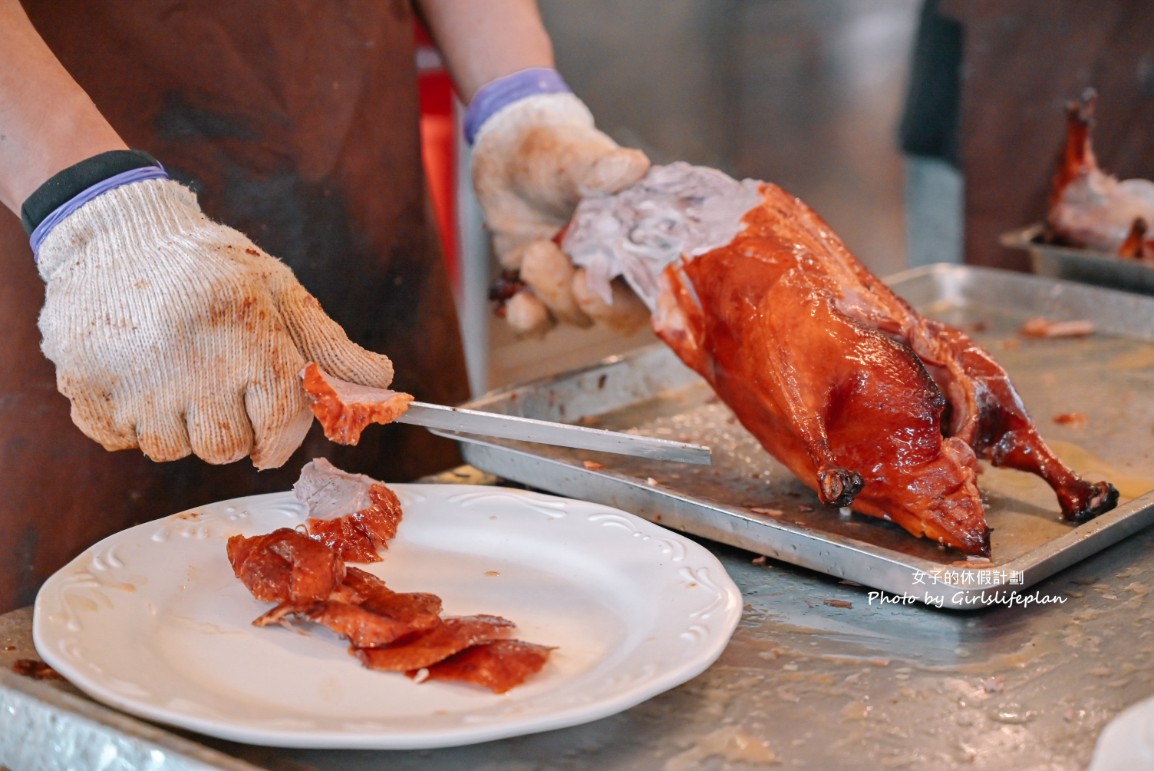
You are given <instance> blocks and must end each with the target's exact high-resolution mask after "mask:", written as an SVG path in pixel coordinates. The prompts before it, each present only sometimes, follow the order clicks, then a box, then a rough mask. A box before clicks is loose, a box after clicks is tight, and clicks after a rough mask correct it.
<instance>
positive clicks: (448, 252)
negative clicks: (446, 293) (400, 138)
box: [416, 25, 461, 289]
mask: <svg viewBox="0 0 1154 771" xmlns="http://www.w3.org/2000/svg"><path fill="white" fill-rule="evenodd" d="M416 36H417V77H418V86H419V88H420V95H421V154H422V156H423V159H424V164H425V176H426V178H427V179H428V181H429V193H430V195H431V196H432V199H433V208H434V210H435V212H436V216H437V226H438V230H439V231H440V234H441V246H442V248H443V249H444V252H445V264H446V266H447V267H448V269H449V280H450V281H452V285H453V288H454V289H457V288H459V286H460V274H461V270H460V255H459V248H458V244H457V225H456V223H457V200H456V191H457V121H456V116H455V95H454V92H453V84H452V81H451V80H450V79H449V73H448V72H447V71H446V70H445V67H444V64H443V62H442V59H441V55H440V53H439V52H438V51H437V49H436V47H435V46H434V45H433V42H432V39H431V38H430V37H429V34H428V32H426V31H425V29H424V28H423V27H421V26H420V25H417V28H416Z"/></svg>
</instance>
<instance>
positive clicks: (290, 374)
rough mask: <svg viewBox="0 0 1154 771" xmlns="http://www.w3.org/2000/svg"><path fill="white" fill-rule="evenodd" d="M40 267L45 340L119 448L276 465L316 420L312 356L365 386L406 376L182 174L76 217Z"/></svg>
mask: <svg viewBox="0 0 1154 771" xmlns="http://www.w3.org/2000/svg"><path fill="white" fill-rule="evenodd" d="M39 270H40V275H41V276H42V277H43V278H44V280H45V282H46V284H47V287H46V300H45V304H44V308H43V310H42V311H41V314H40V331H41V333H42V334H43V342H42V348H43V350H44V353H45V355H46V356H47V357H48V358H49V359H51V360H52V361H53V362H54V363H55V365H56V381H57V386H58V388H59V389H60V392H61V393H63V394H64V395H65V396H67V397H68V398H69V400H71V403H72V420H73V421H74V422H75V423H76V425H77V426H79V427H80V429H81V430H82V431H83V432H84V433H85V434H87V435H88V436H89V437H91V438H92V439H94V440H96V441H97V442H99V443H100V444H102V445H103V446H104V447H105V448H106V449H108V450H122V449H129V448H133V447H139V448H140V450H141V451H142V452H143V453H144V454H145V455H147V456H148V457H149V458H151V459H153V460H156V461H169V460H176V459H178V458H182V457H185V456H187V455H189V454H195V455H197V456H199V457H200V458H202V459H204V460H206V461H208V462H209V463H230V462H232V461H236V460H239V459H241V458H243V457H245V456H250V457H251V458H252V462H253V465H255V466H256V467H257V468H273V467H276V466H280V465H282V464H283V463H284V462H285V461H286V460H287V459H288V457H289V455H291V454H292V452H293V451H294V450H295V449H296V448H297V447H299V446H300V444H301V442H302V441H303V439H304V436H305V433H306V432H307V431H308V428H309V425H310V423H311V421H312V412H311V411H310V409H309V405H308V402H307V400H306V397H305V393H304V390H303V388H302V386H301V381H300V377H299V373H300V371H301V370H302V369H303V367H304V365H305V364H306V363H307V362H308V361H316V362H317V363H318V364H320V365H321V367H323V368H324V369H325V370H327V371H329V372H331V373H333V374H334V375H337V376H338V377H340V378H343V379H346V380H351V381H354V382H358V383H362V384H365V385H371V386H376V387H387V386H388V385H389V383H390V382H391V381H392V378H393V366H392V363H391V362H390V361H389V359H388V358H387V357H385V356H382V355H379V354H375V353H372V352H369V351H366V350H365V349H363V348H361V347H360V346H358V345H356V344H354V343H352V342H351V341H350V340H349V339H348V337H347V336H346V335H345V333H344V330H342V329H341V327H340V326H339V325H338V324H337V323H336V322H334V321H333V320H332V319H330V318H329V317H328V316H327V315H326V314H325V313H324V311H323V310H322V309H321V307H320V304H319V303H318V302H317V300H316V298H314V297H313V296H312V295H310V294H309V293H308V292H307V291H306V290H305V289H304V288H303V287H302V286H301V285H300V283H299V282H298V281H297V280H296V278H295V277H294V276H293V274H292V271H291V270H290V269H289V268H288V267H287V266H286V265H284V264H283V263H281V262H280V261H279V260H276V259H274V258H273V257H270V256H269V255H268V254H265V253H264V252H263V251H261V250H260V249H259V248H257V247H256V246H255V245H254V244H253V243H252V242H251V241H250V240H249V239H248V238H246V237H245V236H244V235H242V234H241V233H239V232H237V231H236V230H233V229H231V228H228V227H225V226H223V225H220V224H217V223H215V222H212V221H211V220H209V219H208V218H207V217H205V215H204V214H203V213H202V212H201V210H200V207H199V205H198V204H197V201H196V197H195V196H194V195H193V193H192V192H191V191H189V190H188V189H187V188H185V187H183V186H182V185H180V184H178V183H176V182H173V181H170V180H167V179H155V180H149V181H144V182H134V183H131V184H126V185H124V186H122V187H118V188H116V189H114V190H112V191H111V192H107V193H104V194H103V195H100V196H99V197H97V198H95V199H94V200H91V201H89V202H88V203H86V204H84V205H83V206H82V207H81V208H80V209H78V210H77V211H75V212H73V213H72V214H70V215H68V216H67V217H65V218H64V219H63V220H62V221H61V222H60V223H58V224H56V225H55V226H54V227H53V229H52V230H51V232H50V233H49V234H48V235H47V237H46V238H45V239H44V240H43V242H42V243H41V244H40V248H39Z"/></svg>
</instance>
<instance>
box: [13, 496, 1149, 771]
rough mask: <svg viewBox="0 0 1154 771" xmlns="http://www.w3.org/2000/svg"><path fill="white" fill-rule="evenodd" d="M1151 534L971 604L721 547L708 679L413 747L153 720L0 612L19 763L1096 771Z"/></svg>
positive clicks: (1134, 659)
mask: <svg viewBox="0 0 1154 771" xmlns="http://www.w3.org/2000/svg"><path fill="white" fill-rule="evenodd" d="M440 481H443V480H440ZM468 481H476V478H475V477H469V478H468ZM1152 547H1154V530H1152V529H1149V528H1148V529H1146V530H1144V531H1141V532H1139V533H1137V534H1135V535H1133V536H1131V537H1130V538H1129V539H1128V540H1126V541H1124V542H1122V543H1120V544H1118V545H1116V546H1113V547H1111V548H1109V549H1107V550H1106V551H1104V552H1102V553H1100V554H1098V555H1096V556H1094V557H1092V558H1090V559H1089V560H1087V561H1084V562H1082V563H1080V564H1078V565H1076V566H1074V567H1072V568H1069V569H1067V570H1065V571H1064V572H1062V573H1060V574H1058V575H1056V576H1054V577H1052V578H1050V579H1048V580H1046V581H1045V582H1043V583H1042V584H1040V585H1039V586H1037V587H1032V588H1031V590H1030V592H1029V593H1030V594H1031V595H1034V596H1037V597H1038V598H1040V599H1043V600H1045V601H1046V602H1045V603H1038V604H1034V605H1032V606H1030V607H1023V606H1020V605H1009V604H999V605H993V606H990V607H988V608H985V609H982V610H977V611H957V610H937V609H935V608H932V607H927V606H926V605H924V604H920V603H918V604H904V603H897V602H887V603H884V604H883V603H880V602H879V600H878V598H877V597H871V595H870V593H869V590H868V589H866V588H863V587H860V586H855V585H850V584H845V583H840V582H838V581H837V580H836V579H833V578H830V577H828V576H825V575H821V574H817V573H812V572H808V571H806V570H803V569H800V568H794V567H791V566H788V565H785V564H783V563H775V562H772V561H767V560H765V559H764V558H758V557H757V556H756V555H753V554H750V553H748V552H744V551H740V550H737V549H733V548H730V547H726V546H720V545H711V548H712V549H713V550H714V551H715V553H716V554H717V555H718V557H719V558H720V559H721V561H722V562H723V564H724V565H725V567H726V568H727V569H728V570H729V572H730V574H731V575H732V577H733V578H734V580H735V581H736V582H737V584H738V586H739V587H740V588H741V590H742V593H743V595H744V597H745V602H746V606H745V610H744V614H743V618H742V621H741V624H740V625H739V627H738V629H737V632H736V634H735V635H734V637H733V640H732V642H731V643H730V645H729V647H728V648H727V649H726V651H725V652H724V653H723V654H722V656H721V658H720V659H719V660H718V662H717V663H716V664H715V665H714V666H713V667H712V668H711V669H709V670H708V671H707V672H705V673H704V674H703V675H701V676H699V677H698V678H696V679H695V680H692V681H691V682H689V683H687V684H685V685H683V686H681V687H679V688H676V689H674V690H672V691H669V692H667V693H665V694H662V695H660V696H658V697H656V698H654V699H652V700H650V701H648V702H646V703H644V704H641V705H639V706H637V707H635V708H633V709H631V710H628V711H626V712H624V713H621V714H618V715H616V716H613V717H610V718H606V719H604V720H600V721H597V722H594V723H591V724H587V725H583V726H578V727H575V728H569V729H565V730H558V731H552V732H548V733H542V734H535V735H530V736H524V737H519V738H514V739H508V740H504V741H499V742H492V743H487V744H481V745H475V746H470V747H458V748H451V749H443V750H422V751H411V752H368V751H321V750H284V749H277V748H267V747H254V746H248V745H240V744H232V743H228V742H223V741H219V740H214V739H208V738H204V737H200V736H196V735H191V734H184V733H181V732H178V731H173V730H171V729H168V728H163V727H158V726H154V725H151V724H148V723H144V722H142V721H139V720H137V719H135V718H132V717H129V716H127V715H124V714H122V713H119V712H117V711H115V710H112V709H109V708H107V707H104V706H102V705H100V704H98V703H95V702H93V701H91V700H90V699H88V698H87V697H85V696H83V695H81V694H80V693H79V692H78V691H77V690H76V689H75V688H73V687H72V686H71V685H70V684H69V683H67V682H65V681H62V680H58V679H57V680H54V679H41V680H37V679H35V678H33V677H30V676H26V675H19V674H16V673H15V672H14V670H13V665H14V663H15V662H17V661H19V660H22V659H34V658H36V653H35V650H34V648H33V645H32V611H31V609H30V608H25V609H21V610H17V611H14V612H12V613H8V614H6V615H3V616H0V768H2V767H4V766H7V767H10V768H12V769H15V770H18V771H24V769H37V770H38V769H53V768H82V769H134V771H135V770H136V769H156V770H157V771H169V770H170V769H199V768H225V769H250V768H275V769H342V771H344V770H346V769H352V770H354V771H355V770H356V769H370V768H390V769H442V768H444V769H454V770H455V769H459V768H470V769H478V768H479V769H486V768H492V769H497V768H500V769H530V768H549V769H553V768H557V769H587V768H599V769H626V768H628V769H634V768H637V769H665V770H666V771H681V770H682V769H710V768H726V769H741V768H754V767H764V766H772V767H780V768H791V767H807V768H823V769H838V768H855V769H856V768H863V767H870V768H916V769H938V768H953V767H960V768H968V769H1081V768H1085V767H1086V764H1087V763H1088V761H1089V759H1090V757H1091V754H1092V752H1093V748H1094V744H1095V741H1096V739H1097V737H1098V734H1099V732H1100V731H1101V729H1102V728H1103V726H1104V725H1105V724H1106V723H1107V722H1108V721H1109V720H1110V719H1111V718H1112V717H1113V716H1114V715H1116V714H1117V713H1118V712H1120V711H1121V710H1122V709H1123V708H1125V707H1127V706H1129V705H1130V704H1133V703H1135V702H1137V701H1140V700H1142V699H1143V698H1145V697H1147V696H1150V695H1154V667H1151V665H1150V663H1151V661H1154V623H1152V621H1154V603H1152V602H1151V601H1150V598H1149V597H1148V594H1149V593H1150V591H1151V589H1152V588H1154V548H1152ZM1035 589H1036V592H1035Z"/></svg>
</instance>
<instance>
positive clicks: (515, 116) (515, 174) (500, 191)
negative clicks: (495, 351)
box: [472, 93, 649, 336]
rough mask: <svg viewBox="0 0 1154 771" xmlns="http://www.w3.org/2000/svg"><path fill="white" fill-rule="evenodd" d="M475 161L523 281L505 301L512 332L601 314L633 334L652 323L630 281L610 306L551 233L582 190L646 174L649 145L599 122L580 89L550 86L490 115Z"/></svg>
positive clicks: (505, 262)
mask: <svg viewBox="0 0 1154 771" xmlns="http://www.w3.org/2000/svg"><path fill="white" fill-rule="evenodd" d="M472 164H473V185H474V187H475V188H476V191H477V198H478V200H479V201H480V204H481V208H482V210H483V212H484V216H485V222H486V224H487V225H488V227H489V229H490V230H491V231H492V234H493V246H494V249H495V251H496V253H497V257H498V259H499V260H500V262H501V265H502V267H504V268H505V269H506V270H508V271H517V272H518V273H519V278H520V280H521V281H522V282H524V284H525V288H524V289H522V290H521V291H519V292H517V293H516V294H515V295H513V297H511V298H510V299H508V300H507V302H506V306H505V318H506V320H507V321H508V322H509V324H510V325H511V326H512V327H513V329H514V330H516V331H517V332H518V333H519V334H522V335H529V336H539V335H541V334H544V332H545V331H547V330H548V329H549V328H550V327H551V326H552V325H553V324H555V323H556V322H558V321H560V322H563V323H568V324H575V325H577V326H589V325H591V324H592V323H594V322H599V323H604V324H606V325H608V326H610V327H611V328H613V329H616V330H618V331H620V332H623V333H628V332H631V331H634V330H636V329H638V328H639V327H640V326H641V325H642V324H644V323H645V321H646V320H647V319H648V311H647V310H646V308H645V306H644V305H643V304H642V303H641V302H640V301H639V300H638V299H637V298H636V296H634V295H633V294H632V292H630V291H629V290H628V288H626V287H625V285H624V283H620V284H619V285H618V286H616V287H615V288H614V299H613V302H612V303H610V304H606V303H605V302H604V301H603V300H602V299H601V298H600V297H599V296H598V295H597V294H595V293H594V292H591V291H589V289H588V287H587V286H586V283H585V275H584V271H583V270H582V269H578V268H576V267H575V266H574V265H573V263H572V262H571V261H570V260H569V258H568V257H566V256H565V254H564V253H563V252H562V251H561V249H560V248H559V247H558V245H557V243H556V242H555V241H554V240H553V239H554V237H555V236H557V234H558V232H559V231H560V230H561V229H562V228H563V227H564V226H565V225H566V224H567V223H568V222H569V218H570V217H571V216H572V214H573V211H574V209H575V208H576V207H577V204H578V203H579V202H580V201H581V199H582V198H587V197H590V196H598V195H606V194H612V193H615V192H617V191H618V190H621V189H622V188H624V187H627V186H629V185H631V184H633V183H634V182H636V181H637V180H639V179H640V178H641V177H642V176H644V175H645V172H646V171H647V170H648V168H649V159H648V158H646V157H645V154H644V153H642V152H641V151H640V150H632V149H627V148H623V147H620V146H618V145H617V144H616V143H615V142H614V141H613V140H612V139H610V138H609V137H608V136H607V135H605V134H604V133H602V132H600V131H598V130H597V129H596V128H594V125H593V116H592V114H591V113H590V112H589V109H588V108H587V107H586V106H585V105H584V104H583V103H582V102H581V100H580V99H578V98H577V97H576V96H574V95H573V94H571V93H543V94H534V95H531V96H527V97H524V98H521V99H519V100H517V101H514V102H512V103H511V104H509V105H507V106H504V107H502V108H501V109H500V110H498V111H496V112H494V113H493V114H492V116H491V117H488V118H487V119H486V120H485V122H484V123H483V124H482V125H481V127H480V129H479V131H478V132H477V135H476V139H475V141H474V145H473V158H472Z"/></svg>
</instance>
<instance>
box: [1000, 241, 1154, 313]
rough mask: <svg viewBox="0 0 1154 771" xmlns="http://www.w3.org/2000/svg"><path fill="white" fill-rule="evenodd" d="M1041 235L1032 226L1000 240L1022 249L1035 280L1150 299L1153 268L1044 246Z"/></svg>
mask: <svg viewBox="0 0 1154 771" xmlns="http://www.w3.org/2000/svg"><path fill="white" fill-rule="evenodd" d="M1041 235H1042V225H1040V224H1035V225H1031V226H1029V227H1027V228H1022V229H1021V230H1015V231H1013V232H1011V233H1006V234H1004V235H1003V236H1002V237H1001V239H1000V240H1001V242H1002V245H1003V246H1009V247H1011V248H1015V249H1025V250H1026V252H1028V253H1029V255H1030V265H1031V267H1032V268H1033V270H1034V272H1035V273H1037V274H1038V275H1039V276H1047V277H1049V278H1060V279H1064V280H1066V281H1078V282H1080V283H1083V284H1094V285H1095V286H1105V287H1110V288H1113V289H1124V290H1126V291H1128V292H1141V293H1142V294H1152V295H1154V267H1151V266H1150V265H1148V264H1146V263H1143V262H1138V261H1137V260H1126V259H1123V258H1121V257H1118V256H1116V255H1113V254H1107V253H1105V252H1095V251H1092V250H1090V249H1075V248H1074V247H1071V246H1053V245H1051V244H1045V243H1042V242H1041Z"/></svg>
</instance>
